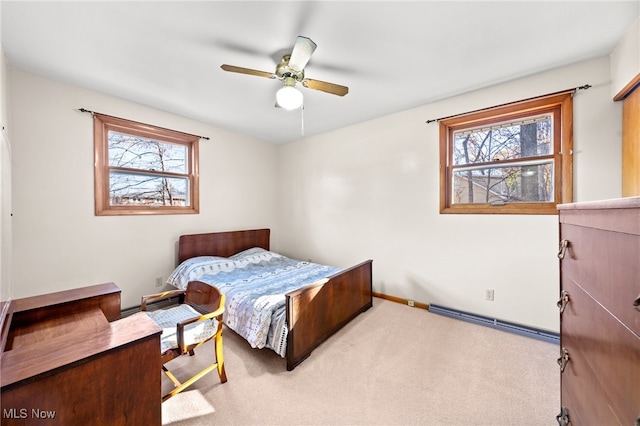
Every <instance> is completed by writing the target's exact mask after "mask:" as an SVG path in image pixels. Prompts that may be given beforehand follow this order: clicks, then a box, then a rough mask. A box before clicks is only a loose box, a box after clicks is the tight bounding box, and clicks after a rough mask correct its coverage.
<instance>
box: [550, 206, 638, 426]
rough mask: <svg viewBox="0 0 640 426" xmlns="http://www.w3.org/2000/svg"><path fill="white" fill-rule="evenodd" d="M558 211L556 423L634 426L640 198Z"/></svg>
mask: <svg viewBox="0 0 640 426" xmlns="http://www.w3.org/2000/svg"><path fill="white" fill-rule="evenodd" d="M558 209H559V213H560V216H559V217H560V219H559V220H560V240H561V249H560V253H559V254H558V257H559V258H560V259H561V260H560V287H561V288H560V289H561V296H560V301H559V302H558V307H559V308H560V312H561V313H560V346H561V353H560V358H559V359H558V364H560V370H561V373H560V374H561V376H560V377H561V392H562V395H561V404H562V409H561V413H560V414H559V415H558V418H557V420H558V423H559V424H560V425H572V426H581V425H582V426H590V425H593V426H609V425H626V426H633V425H637V424H640V306H638V305H639V304H640V299H639V297H640V197H630V198H621V199H616V200H605V201H597V202H588V203H574V204H565V205H560V206H559V207H558ZM563 245H565V248H564V249H563Z"/></svg>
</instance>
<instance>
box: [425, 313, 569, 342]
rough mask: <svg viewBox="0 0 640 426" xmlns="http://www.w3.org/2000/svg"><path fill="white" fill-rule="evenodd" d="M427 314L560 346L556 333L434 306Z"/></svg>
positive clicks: (558, 336)
mask: <svg viewBox="0 0 640 426" xmlns="http://www.w3.org/2000/svg"><path fill="white" fill-rule="evenodd" d="M429 312H431V313H434V314H438V315H443V316H446V317H450V318H455V319H459V320H463V321H467V322H471V323H474V324H478V325H484V326H487V327H491V328H495V329H498V330H502V331H508V332H510V333H515V334H520V335H522V336H527V337H531V338H534V339H538V340H544V341H545V342H550V343H556V344H560V335H559V334H558V333H552V332H549V331H544V330H539V329H536V328H532V327H526V326H523V325H519V324H514V323H510V322H506V321H501V320H498V319H495V318H489V317H484V316H482V315H476V314H472V313H469V312H463V311H459V310H456V309H451V308H446V307H444V306H439V305H434V304H430V305H429Z"/></svg>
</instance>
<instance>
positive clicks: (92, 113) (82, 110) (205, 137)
mask: <svg viewBox="0 0 640 426" xmlns="http://www.w3.org/2000/svg"><path fill="white" fill-rule="evenodd" d="M78 111H80V112H88V113H89V114H91V115H94V114H100V115H104V116H106V117H113V118H117V119H120V120H123V119H122V118H120V117H114V116H113V115H107V114H102V113H100V112H95V111H91V110H88V109H86V108H78ZM168 130H169V129H168ZM171 131H172V132H178V131H179V130H171ZM180 133H184V134H185V135H189V136H195V137H197V138H200V139H205V140H209V137H208V136H200V135H194V134H193V133H185V132H180Z"/></svg>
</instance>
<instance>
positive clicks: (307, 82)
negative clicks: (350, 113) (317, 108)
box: [302, 78, 349, 96]
mask: <svg viewBox="0 0 640 426" xmlns="http://www.w3.org/2000/svg"><path fill="white" fill-rule="evenodd" d="M302 85H303V86H304V87H306V88H309V89H313V90H321V91H323V92H327V93H331V94H333V95H338V96H344V95H346V94H347V93H349V88H348V87H347V86H340V85H339V84H333V83H327V82H326V81H320V80H311V79H309V78H305V79H304V80H302Z"/></svg>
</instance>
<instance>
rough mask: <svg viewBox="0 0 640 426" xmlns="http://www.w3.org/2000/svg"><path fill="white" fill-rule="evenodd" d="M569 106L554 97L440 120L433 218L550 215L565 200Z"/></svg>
mask: <svg viewBox="0 0 640 426" xmlns="http://www.w3.org/2000/svg"><path fill="white" fill-rule="evenodd" d="M571 105H572V103H571V95H570V94H562V95H557V96H552V97H546V98H539V99H536V100H533V101H524V102H522V103H517V104H514V105H509V106H508V107H497V108H495V109H489V110H483V111H482V112H479V113H470V114H465V115H462V116H456V117H455V118H451V119H445V120H442V121H441V123H440V150H441V151H440V152H441V154H440V155H441V188H440V190H441V197H440V211H441V212H442V213H509V214H514V213H515V214H517V213H530V214H557V209H556V207H555V206H556V204H558V203H561V202H569V201H567V200H570V199H571V198H572V176H571V174H572V160H571V149H572V135H571V133H572V131H571V120H570V117H571V109H572V107H571ZM567 119H568V120H567ZM563 120H565V121H566V122H568V124H564V125H563V122H562V121H563Z"/></svg>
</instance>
